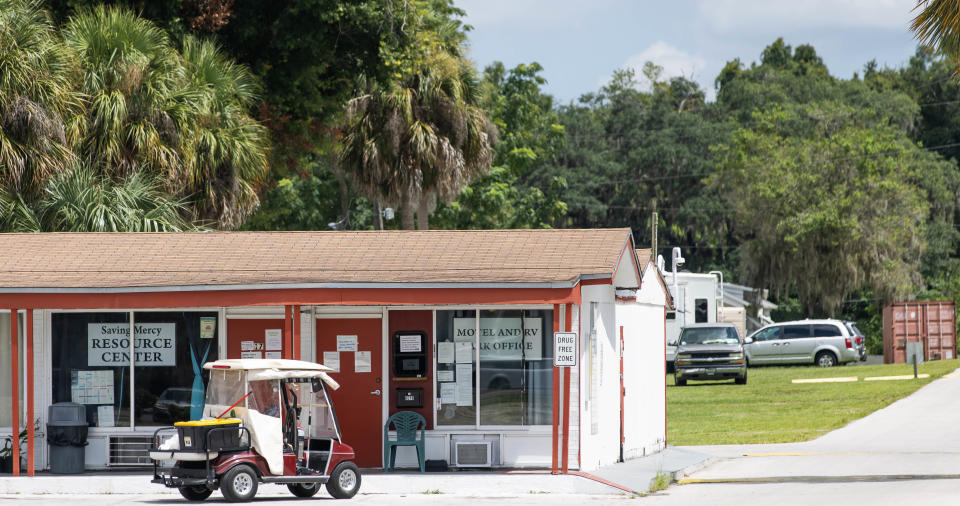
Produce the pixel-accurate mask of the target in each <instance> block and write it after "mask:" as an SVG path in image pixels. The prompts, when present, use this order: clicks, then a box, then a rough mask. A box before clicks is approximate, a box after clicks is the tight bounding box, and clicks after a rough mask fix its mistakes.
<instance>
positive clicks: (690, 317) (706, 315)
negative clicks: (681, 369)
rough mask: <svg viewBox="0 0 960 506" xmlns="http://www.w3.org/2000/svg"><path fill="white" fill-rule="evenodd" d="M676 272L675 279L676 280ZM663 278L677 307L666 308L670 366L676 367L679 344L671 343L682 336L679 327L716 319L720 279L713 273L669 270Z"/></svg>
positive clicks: (668, 366)
mask: <svg viewBox="0 0 960 506" xmlns="http://www.w3.org/2000/svg"><path fill="white" fill-rule="evenodd" d="M674 276H676V282H674ZM663 277H664V281H665V282H666V284H667V288H669V289H670V293H671V295H672V296H673V305H674V310H673V311H668V312H667V335H666V339H667V356H666V360H667V370H668V371H669V370H672V369H673V359H674V355H675V354H676V351H677V348H676V347H675V346H670V343H673V342H675V341H676V340H677V338H679V337H680V329H681V328H683V326H684V325H690V324H693V323H714V322H716V321H717V301H718V295H720V293H721V292H720V285H719V279H718V278H717V276H715V275H714V274H697V273H692V272H678V273H676V274H674V273H672V272H667V273H665V274H664V276H663Z"/></svg>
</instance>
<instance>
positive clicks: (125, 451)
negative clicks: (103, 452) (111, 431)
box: [108, 436, 153, 467]
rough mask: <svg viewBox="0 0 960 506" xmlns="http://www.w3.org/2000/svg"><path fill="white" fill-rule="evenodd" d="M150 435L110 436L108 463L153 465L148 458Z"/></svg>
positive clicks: (134, 465) (114, 464) (131, 465)
mask: <svg viewBox="0 0 960 506" xmlns="http://www.w3.org/2000/svg"><path fill="white" fill-rule="evenodd" d="M152 441H153V438H152V437H151V436H110V451H109V454H110V458H109V460H108V465H110V466H124V467H146V466H151V465H153V461H152V460H150V444H151V442H152Z"/></svg>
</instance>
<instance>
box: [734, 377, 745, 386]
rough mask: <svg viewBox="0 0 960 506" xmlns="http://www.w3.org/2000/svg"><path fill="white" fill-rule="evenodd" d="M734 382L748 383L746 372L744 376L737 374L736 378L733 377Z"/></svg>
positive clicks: (739, 383)
mask: <svg viewBox="0 0 960 506" xmlns="http://www.w3.org/2000/svg"><path fill="white" fill-rule="evenodd" d="M733 382H734V383H736V384H738V385H746V384H747V375H746V374H744V375H743V377H742V378H741V377H739V376H737V377H736V378H733Z"/></svg>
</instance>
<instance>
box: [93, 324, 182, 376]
mask: <svg viewBox="0 0 960 506" xmlns="http://www.w3.org/2000/svg"><path fill="white" fill-rule="evenodd" d="M176 329H177V324H176V323H138V324H136V325H134V328H133V332H134V338H133V354H134V365H138V366H175V365H177V339H176V337H177V336H176ZM129 363H130V324H129V323H88V324H87V366H88V367H89V366H108V367H111V366H114V367H115V366H118V365H127V364H129Z"/></svg>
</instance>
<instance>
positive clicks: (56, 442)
mask: <svg viewBox="0 0 960 506" xmlns="http://www.w3.org/2000/svg"><path fill="white" fill-rule="evenodd" d="M49 415H50V416H49V418H48V422H47V443H48V444H49V445H50V472H51V473H55V474H80V473H82V472H83V462H84V458H85V453H86V452H85V450H84V447H85V446H87V408H86V406H84V405H83V404H76V403H73V402H58V403H56V404H54V405H52V406H50V411H49Z"/></svg>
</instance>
